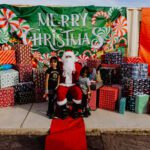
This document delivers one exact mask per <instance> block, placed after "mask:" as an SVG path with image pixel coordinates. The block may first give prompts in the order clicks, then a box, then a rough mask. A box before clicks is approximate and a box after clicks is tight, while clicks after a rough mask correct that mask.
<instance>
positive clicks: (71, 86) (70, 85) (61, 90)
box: [57, 51, 82, 106]
mask: <svg viewBox="0 0 150 150" xmlns="http://www.w3.org/2000/svg"><path fill="white" fill-rule="evenodd" d="M70 55H71V57H72V56H73V55H74V53H73V52H72V51H66V52H65V53H64V55H63V56H64V59H67V58H65V56H70ZM74 57H75V56H74ZM64 61H65V60H64ZM62 68H63V67H62ZM81 68H82V67H81V65H80V64H79V63H76V62H74V70H73V71H72V73H67V72H65V70H63V71H62V75H61V77H60V84H59V87H58V89H57V104H58V105H59V106H63V105H65V104H66V103H67V98H66V96H67V93H68V92H69V93H70V94H71V96H72V98H73V102H74V103H75V104H81V100H82V91H81V89H80V87H79V86H77V85H76V82H77V81H78V79H79V75H80V71H81Z"/></svg>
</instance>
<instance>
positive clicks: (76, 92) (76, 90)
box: [57, 85, 82, 106]
mask: <svg viewBox="0 0 150 150" xmlns="http://www.w3.org/2000/svg"><path fill="white" fill-rule="evenodd" d="M68 92H69V93H70V94H71V96H72V98H73V102H74V103H76V104H81V99H82V91H81V89H80V87H79V86H76V85H73V86H70V87H66V86H63V85H60V86H59V87H58V89H57V104H58V105H59V106H62V105H64V104H66V103H67V99H66V96H67V93H68Z"/></svg>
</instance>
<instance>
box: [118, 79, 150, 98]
mask: <svg viewBox="0 0 150 150" xmlns="http://www.w3.org/2000/svg"><path fill="white" fill-rule="evenodd" d="M121 83H122V87H123V96H125V97H126V96H133V95H139V94H149V88H150V85H149V79H148V78H147V79H141V78H140V79H132V78H123V79H122V80H121Z"/></svg>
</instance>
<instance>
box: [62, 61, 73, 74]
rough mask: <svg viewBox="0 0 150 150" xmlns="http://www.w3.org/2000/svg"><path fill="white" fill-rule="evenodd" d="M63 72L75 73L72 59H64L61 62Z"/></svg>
mask: <svg viewBox="0 0 150 150" xmlns="http://www.w3.org/2000/svg"><path fill="white" fill-rule="evenodd" d="M63 70H64V73H65V74H72V72H73V71H75V62H74V60H73V59H72V58H66V59H65V60H64V61H63Z"/></svg>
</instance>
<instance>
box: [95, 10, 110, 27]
mask: <svg viewBox="0 0 150 150" xmlns="http://www.w3.org/2000/svg"><path fill="white" fill-rule="evenodd" d="M98 16H103V17H104V18H106V19H108V18H109V15H108V14H107V12H104V11H98V12H96V13H95V14H94V15H93V17H92V25H94V24H95V23H96V18H97V17H98Z"/></svg>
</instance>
